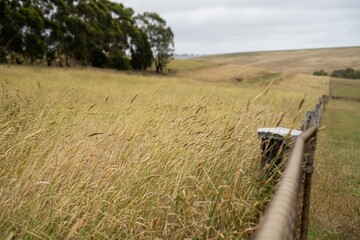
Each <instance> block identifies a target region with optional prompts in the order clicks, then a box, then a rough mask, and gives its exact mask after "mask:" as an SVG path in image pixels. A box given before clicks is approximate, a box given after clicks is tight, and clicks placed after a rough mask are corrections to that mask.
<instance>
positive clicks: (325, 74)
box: [313, 69, 328, 76]
mask: <svg viewBox="0 0 360 240" xmlns="http://www.w3.org/2000/svg"><path fill="white" fill-rule="evenodd" d="M313 75H315V76H328V73H327V72H325V71H324V70H322V69H321V70H320V71H315V72H314V73H313Z"/></svg>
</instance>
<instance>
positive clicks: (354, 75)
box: [313, 68, 360, 79]
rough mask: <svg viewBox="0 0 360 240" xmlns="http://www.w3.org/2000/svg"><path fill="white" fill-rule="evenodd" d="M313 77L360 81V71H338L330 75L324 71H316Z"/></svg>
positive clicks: (346, 69) (347, 69) (348, 69)
mask: <svg viewBox="0 0 360 240" xmlns="http://www.w3.org/2000/svg"><path fill="white" fill-rule="evenodd" d="M313 75H316V76H330V77H337V78H347V79H360V70H355V69H353V68H345V69H337V70H334V71H332V72H331V73H330V74H328V73H327V72H326V71H324V70H322V69H321V70H319V71H315V72H314V73H313Z"/></svg>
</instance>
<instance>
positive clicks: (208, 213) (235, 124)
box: [0, 66, 326, 239]
mask: <svg viewBox="0 0 360 240" xmlns="http://www.w3.org/2000/svg"><path fill="white" fill-rule="evenodd" d="M0 72H1V74H0V82H1V85H2V95H1V102H0V111H1V113H2V114H1V118H0V133H1V134H0V138H1V141H0V158H1V159H0V171H1V174H0V193H1V198H0V208H1V212H0V238H6V237H7V236H8V235H9V234H10V233H13V234H15V235H16V236H18V237H19V238H34V239H35V238H36V239H54V238H55V239H62V238H75V239H76V238H78V239H84V238H85V239H98V238H125V237H126V238H135V239H143V238H156V237H159V238H185V237H195V238H227V239H232V238H237V237H239V238H246V237H248V236H249V234H250V233H251V232H252V231H253V228H254V226H255V223H256V221H257V218H258V216H259V214H261V213H260V212H261V211H262V210H263V206H264V204H265V202H266V201H267V200H268V196H264V195H262V194H261V189H262V188H261V187H262V186H264V185H266V183H259V182H258V181H256V178H257V175H258V171H257V168H258V166H259V144H260V143H259V139H258V138H257V135H256V129H257V128H259V127H264V126H275V125H278V124H280V125H285V126H288V127H295V128H296V127H298V125H299V124H300V122H301V121H302V119H303V116H304V111H303V110H307V109H309V108H312V107H313V104H315V102H316V99H317V96H319V95H320V94H322V93H323V92H324V88H325V87H324V85H325V82H326V80H319V79H318V78H317V79H313V80H316V81H315V82H314V81H313V80H304V82H303V83H302V84H300V86H302V87H301V88H299V87H296V85H297V84H298V85H299V83H298V81H299V79H302V76H291V77H289V78H286V80H284V81H281V82H280V83H278V84H274V85H273V86H272V87H271V88H270V89H266V86H264V85H261V84H254V85H253V87H250V86H241V85H239V86H234V85H232V84H229V85H226V84H225V85H220V84H217V83H213V82H212V83H206V82H203V81H196V80H193V79H191V78H190V77H189V76H187V77H181V78H180V77H176V76H175V77H171V78H169V77H155V76H147V77H145V76H141V75H128V74H124V73H119V72H115V71H106V70H94V69H60V68H41V67H32V68H29V67H15V66H11V67H8V66H0ZM304 79H305V78H304ZM310 89H312V90H311V91H312V93H314V94H311V95H310V96H307V99H306V101H305V104H304V105H303V108H302V109H300V110H299V108H298V107H299V103H300V102H301V100H302V99H303V97H304V94H305V92H307V91H308V90H309V91H310ZM325 89H326V88H325ZM267 90H268V91H267Z"/></svg>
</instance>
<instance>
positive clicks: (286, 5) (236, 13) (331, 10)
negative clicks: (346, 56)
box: [117, 0, 360, 54]
mask: <svg viewBox="0 0 360 240" xmlns="http://www.w3.org/2000/svg"><path fill="white" fill-rule="evenodd" d="M117 2H121V3H123V4H124V5H125V6H126V7H131V8H132V9H133V10H134V11H135V12H136V13H143V12H145V11H150V12H157V13H159V14H160V16H161V17H163V18H164V19H165V20H166V22H167V24H168V25H169V26H170V27H171V28H172V30H173V32H174V35H175V52H176V53H197V54H216V53H232V52H247V51H260V50H280V49H302V48H319V47H341V46H360V0H117Z"/></svg>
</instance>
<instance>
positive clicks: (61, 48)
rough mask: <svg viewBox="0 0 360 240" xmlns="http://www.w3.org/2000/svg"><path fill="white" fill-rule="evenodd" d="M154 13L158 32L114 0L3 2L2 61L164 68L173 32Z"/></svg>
mask: <svg viewBox="0 0 360 240" xmlns="http://www.w3.org/2000/svg"><path fill="white" fill-rule="evenodd" d="M139 16H148V15H146V14H144V15H139ZM149 16H151V18H149V17H147V18H146V19H148V20H150V19H152V22H155V23H156V22H157V24H156V26H158V30H156V31H154V30H151V31H149V28H143V27H142V26H139V25H138V24H137V22H138V20H137V19H138V17H136V16H134V11H133V10H132V9H131V8H127V7H125V6H124V5H123V4H121V3H115V2H111V1H109V0H0V62H8V63H17V64H21V63H26V64H34V63H39V62H41V63H42V62H45V63H46V64H47V65H49V66H51V65H52V64H54V63H57V64H59V65H60V66H73V65H75V64H81V65H84V66H88V65H91V66H94V67H109V68H116V69H129V68H130V67H132V68H133V69H139V70H145V69H146V68H148V67H150V66H151V65H152V63H153V61H154V63H155V65H156V67H157V69H158V66H160V68H161V69H162V67H163V66H165V65H166V61H167V60H168V58H169V56H171V54H172V51H173V48H169V47H168V44H169V43H172V46H173V34H172V31H171V29H170V27H167V26H166V23H165V21H164V20H163V19H161V17H160V16H159V15H158V14H156V13H152V14H150V15H149ZM153 16H155V17H153ZM154 26H155V25H154ZM149 33H151V34H149ZM161 41H162V42H163V43H162V44H163V46H161V43H160V42H161ZM165 43H166V44H167V45H166V44H165ZM165 56H166V57H165ZM164 57H165V58H164ZM160 59H161V60H160ZM159 62H161V63H160V65H159Z"/></svg>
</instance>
